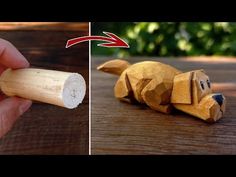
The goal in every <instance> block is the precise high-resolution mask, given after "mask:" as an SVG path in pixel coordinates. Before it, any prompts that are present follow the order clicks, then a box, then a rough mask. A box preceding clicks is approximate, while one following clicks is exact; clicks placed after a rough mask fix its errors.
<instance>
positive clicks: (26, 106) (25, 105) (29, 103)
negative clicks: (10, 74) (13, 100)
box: [19, 100, 32, 115]
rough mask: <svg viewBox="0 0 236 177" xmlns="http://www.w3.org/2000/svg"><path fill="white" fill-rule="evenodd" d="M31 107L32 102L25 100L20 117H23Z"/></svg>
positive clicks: (20, 109)
mask: <svg viewBox="0 0 236 177" xmlns="http://www.w3.org/2000/svg"><path fill="white" fill-rule="evenodd" d="M31 105H32V101H30V100H24V101H23V102H22V103H21V105H20V107H19V111H20V115H22V114H23V113H24V112H25V111H27V110H28V109H29V108H30V106H31Z"/></svg>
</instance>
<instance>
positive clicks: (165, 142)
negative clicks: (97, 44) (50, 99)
mask: <svg viewBox="0 0 236 177" xmlns="http://www.w3.org/2000/svg"><path fill="white" fill-rule="evenodd" d="M109 59H111V58H107V57H92V83H91V84H92V88H91V89H92V90H91V91H92V96H91V99H92V108H91V109H92V154H235V153H236V117H235V113H236V78H235V75H236V58H224V57H222V58H221V59H220V60H215V59H214V58H211V57H200V58H156V57H154V58H148V57H139V58H136V57H131V58H129V59H128V61H129V62H131V63H135V62H138V61H143V60H156V61H161V62H163V63H166V64H170V65H172V66H175V67H176V68H178V69H180V70H182V71H190V70H195V69H201V68H202V69H205V71H206V72H207V74H208V75H209V77H210V79H211V81H212V85H213V90H214V91H215V92H222V93H223V94H224V95H225V96H226V98H227V108H226V114H225V115H224V117H223V118H222V119H221V120H220V121H219V122H217V123H215V124H208V123H205V122H203V121H201V120H199V119H197V118H194V117H192V116H190V115H187V114H185V113H183V112H180V111H175V112H174V113H173V114H172V115H165V114H162V113H159V112H156V111H154V110H151V109H150V108H148V107H147V106H145V105H131V104H128V103H124V102H120V101H118V100H117V99H115V98H114V95H113V87H114V84H115V82H116V80H117V78H118V77H117V76H114V75H109V74H106V73H102V72H99V71H96V69H95V68H96V67H97V66H98V65H100V64H102V63H104V62H105V61H108V60H109Z"/></svg>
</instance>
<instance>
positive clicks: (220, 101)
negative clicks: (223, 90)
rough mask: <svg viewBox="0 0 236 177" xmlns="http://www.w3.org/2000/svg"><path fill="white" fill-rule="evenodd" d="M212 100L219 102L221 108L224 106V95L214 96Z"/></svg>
mask: <svg viewBox="0 0 236 177" xmlns="http://www.w3.org/2000/svg"><path fill="white" fill-rule="evenodd" d="M212 98H213V99H214V100H216V102H217V103H218V104H219V105H220V106H221V105H222V104H223V100H224V98H223V96H222V94H216V95H213V96H212Z"/></svg>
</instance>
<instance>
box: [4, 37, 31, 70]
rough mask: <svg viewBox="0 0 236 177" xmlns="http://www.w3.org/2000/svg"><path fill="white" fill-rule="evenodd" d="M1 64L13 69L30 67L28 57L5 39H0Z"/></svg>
mask: <svg viewBox="0 0 236 177" xmlns="http://www.w3.org/2000/svg"><path fill="white" fill-rule="evenodd" d="M0 64H2V65H4V66H6V67H7V68H12V69H18V68H26V67H29V62H28V61H27V60H26V58H25V57H24V56H23V55H22V54H21V53H20V52H19V51H18V50H17V49H16V48H15V47H14V46H13V45H12V44H11V43H10V42H8V41H6V40H4V39H0Z"/></svg>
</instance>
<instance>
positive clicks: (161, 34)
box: [92, 22, 236, 57]
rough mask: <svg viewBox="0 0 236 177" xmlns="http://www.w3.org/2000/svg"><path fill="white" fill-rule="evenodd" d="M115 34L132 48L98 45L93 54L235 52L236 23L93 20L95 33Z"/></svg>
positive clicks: (151, 54)
mask: <svg viewBox="0 0 236 177" xmlns="http://www.w3.org/2000/svg"><path fill="white" fill-rule="evenodd" d="M102 31H109V32H112V33H115V34H116V35H118V36H119V37H121V38H122V39H124V40H125V41H126V42H128V44H129V45H130V48H129V49H122V48H103V47H97V44H98V42H92V54H93V55H113V56H118V57H123V56H129V55H134V56H193V55H225V56H229V55H230V56H232V55H236V23H230V22H174V23H173V22H138V23H130V22H128V23H126V22H125V23H123V22H106V23H105V22H104V23H92V34H93V35H94V34H96V35H103V33H102Z"/></svg>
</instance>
